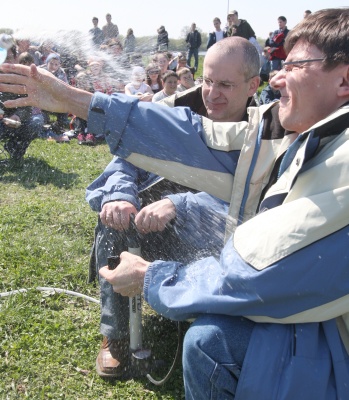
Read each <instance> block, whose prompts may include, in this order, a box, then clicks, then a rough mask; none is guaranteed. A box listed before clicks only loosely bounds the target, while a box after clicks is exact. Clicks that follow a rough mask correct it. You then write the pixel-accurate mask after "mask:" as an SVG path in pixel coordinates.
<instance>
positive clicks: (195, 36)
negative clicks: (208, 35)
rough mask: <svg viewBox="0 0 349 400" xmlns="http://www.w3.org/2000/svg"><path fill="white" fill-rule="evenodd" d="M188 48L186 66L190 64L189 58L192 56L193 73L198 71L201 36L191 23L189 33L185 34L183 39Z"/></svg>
mask: <svg viewBox="0 0 349 400" xmlns="http://www.w3.org/2000/svg"><path fill="white" fill-rule="evenodd" d="M185 41H186V42H187V46H188V64H189V65H190V64H191V57H192V56H194V61H195V64H194V68H195V72H196V71H197V70H198V66H199V48H200V46H201V34H200V32H199V31H198V30H197V29H196V24H195V22H193V23H192V24H191V27H190V32H189V33H188V34H187V38H186V39H185Z"/></svg>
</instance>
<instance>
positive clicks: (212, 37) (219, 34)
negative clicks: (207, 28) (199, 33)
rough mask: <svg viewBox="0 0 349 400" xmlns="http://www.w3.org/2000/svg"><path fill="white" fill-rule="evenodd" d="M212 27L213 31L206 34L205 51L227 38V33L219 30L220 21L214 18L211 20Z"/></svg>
mask: <svg viewBox="0 0 349 400" xmlns="http://www.w3.org/2000/svg"><path fill="white" fill-rule="evenodd" d="M213 26H214V28H215V30H214V31H213V32H210V33H209V34H208V41H207V46H206V49H207V50H208V49H209V48H210V47H211V46H212V45H214V44H215V43H217V42H219V41H220V40H222V39H224V38H225V37H227V32H224V31H223V30H222V29H221V20H220V19H219V18H218V17H216V18H214V19H213Z"/></svg>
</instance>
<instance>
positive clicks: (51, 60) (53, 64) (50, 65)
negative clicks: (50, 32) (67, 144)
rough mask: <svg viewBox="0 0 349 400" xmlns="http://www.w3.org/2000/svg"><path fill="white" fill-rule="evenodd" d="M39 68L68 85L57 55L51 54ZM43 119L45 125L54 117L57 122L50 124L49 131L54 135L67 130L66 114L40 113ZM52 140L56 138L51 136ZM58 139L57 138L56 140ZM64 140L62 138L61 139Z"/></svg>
mask: <svg viewBox="0 0 349 400" xmlns="http://www.w3.org/2000/svg"><path fill="white" fill-rule="evenodd" d="M40 68H43V69H46V70H47V71H49V72H51V74H53V75H54V76H56V77H57V78H58V79H60V80H62V81H63V82H65V83H68V79H67V75H66V73H65V72H64V70H63V68H61V59H60V56H59V55H58V54H57V53H51V54H49V55H48V56H47V58H46V64H44V65H42V66H41V67H40ZM42 113H43V115H44V119H45V123H47V124H48V123H50V115H54V116H56V118H57V120H56V121H55V122H54V123H53V124H51V129H52V130H53V132H54V133H56V134H60V133H62V132H64V131H66V130H67V128H68V126H69V120H68V114H66V113H51V112H50V113H49V112H47V111H42ZM52 137H53V138H54V139H55V138H56V136H54V135H53V136H52ZM57 139H58V138H57ZM63 139H64V138H63ZM58 141H66V140H58Z"/></svg>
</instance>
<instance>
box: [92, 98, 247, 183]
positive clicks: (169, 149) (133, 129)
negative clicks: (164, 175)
mask: <svg viewBox="0 0 349 400" xmlns="http://www.w3.org/2000/svg"><path fill="white" fill-rule="evenodd" d="M88 130H89V132H91V133H96V132H99V133H101V132H103V133H104V134H105V136H106V141H107V143H108V145H109V148H110V151H111V153H112V154H114V155H118V156H119V157H121V158H123V159H127V158H128V157H129V156H130V155H131V154H132V153H136V154H138V155H143V156H145V157H148V158H149V159H152V160H162V161H164V160H165V161H166V162H167V163H168V162H177V163H181V164H184V165H186V166H191V167H195V168H200V169H203V170H208V171H213V172H221V173H227V174H234V173H235V168H236V159H237V157H238V154H239V153H238V152H231V153H232V154H227V153H226V152H223V151H217V150H214V149H210V148H209V147H207V145H206V142H205V139H204V130H203V127H202V124H201V117H200V116H198V115H197V114H195V113H193V112H191V110H190V108H187V107H174V108H169V107H164V106H162V105H159V104H154V103H148V102H139V101H138V99H136V98H134V97H131V96H126V95H123V94H117V93H114V94H112V95H111V96H108V95H105V94H103V93H99V92H96V93H95V94H94V95H93V98H92V101H91V104H90V109H89V116H88ZM235 153H236V154H235ZM232 157H233V158H232ZM168 179H170V177H168Z"/></svg>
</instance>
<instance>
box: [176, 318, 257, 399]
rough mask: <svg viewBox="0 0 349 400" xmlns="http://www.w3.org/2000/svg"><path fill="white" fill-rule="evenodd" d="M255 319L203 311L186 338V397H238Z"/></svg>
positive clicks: (184, 348)
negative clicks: (240, 377) (240, 378)
mask: <svg viewBox="0 0 349 400" xmlns="http://www.w3.org/2000/svg"><path fill="white" fill-rule="evenodd" d="M254 325H255V324H254V322H252V321H250V320H248V319H246V318H243V317H230V316H227V315H210V314H208V315H201V316H200V317H198V318H197V319H196V320H195V321H194V322H193V324H192V325H191V326H190V328H189V330H188V331H187V333H186V335H185V338H184V347H183V374H184V387H185V398H186V400H197V399H200V400H205V399H207V400H223V399H224V400H231V399H234V398H235V392H236V388H237V385H238V379H239V376H240V371H241V368H242V364H243V361H244V358H245V354H246V350H247V347H248V343H249V340H250V336H251V333H252V330H253V327H254Z"/></svg>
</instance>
